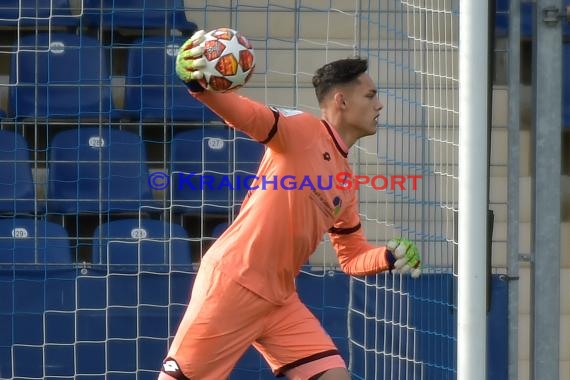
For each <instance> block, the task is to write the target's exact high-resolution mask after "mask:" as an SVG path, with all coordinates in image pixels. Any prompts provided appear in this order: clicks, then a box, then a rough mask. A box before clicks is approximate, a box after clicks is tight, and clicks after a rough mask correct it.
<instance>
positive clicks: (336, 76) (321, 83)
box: [313, 57, 368, 104]
mask: <svg viewBox="0 0 570 380" xmlns="http://www.w3.org/2000/svg"><path fill="white" fill-rule="evenodd" d="M366 70H368V60H366V59H364V58H360V57H354V58H345V59H339V60H338V61H333V62H330V63H327V64H326V65H324V66H323V67H321V68H320V69H318V70H317V71H316V72H315V75H314V76H313V87H314V88H315V95H316V96H317V100H318V102H319V104H320V103H322V101H323V100H324V98H325V97H326V96H327V94H328V93H329V92H330V91H331V90H332V89H333V88H334V87H336V86H338V85H342V84H347V83H350V82H353V81H354V80H356V78H358V76H360V74H362V73H364V72H366Z"/></svg>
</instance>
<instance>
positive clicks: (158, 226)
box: [92, 218, 191, 272]
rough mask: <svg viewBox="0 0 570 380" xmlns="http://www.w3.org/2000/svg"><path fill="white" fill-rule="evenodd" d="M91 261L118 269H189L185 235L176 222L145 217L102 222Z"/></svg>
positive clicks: (187, 242) (95, 234)
mask: <svg viewBox="0 0 570 380" xmlns="http://www.w3.org/2000/svg"><path fill="white" fill-rule="evenodd" d="M92 261H93V263H94V264H102V265H108V267H109V270H111V269H112V267H117V268H118V270H119V271H120V270H131V271H132V270H133V269H134V270H135V271H139V270H141V269H143V268H144V269H147V270H150V271H153V272H168V271H169V270H170V269H172V267H181V268H183V269H184V270H190V269H191V257H190V245H189V240H188V235H187V233H186V231H185V230H184V228H183V227H182V226H180V225H178V224H175V223H166V222H164V221H160V220H155V219H144V218H142V219H139V218H128V219H120V220H114V221H111V222H107V223H103V224H101V225H100V226H98V227H97V228H96V230H95V232H94V233H93V258H92Z"/></svg>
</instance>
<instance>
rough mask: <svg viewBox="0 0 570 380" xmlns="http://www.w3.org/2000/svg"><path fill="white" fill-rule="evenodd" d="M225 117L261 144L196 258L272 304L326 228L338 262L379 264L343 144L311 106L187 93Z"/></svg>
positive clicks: (383, 266)
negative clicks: (342, 179) (245, 180)
mask: <svg viewBox="0 0 570 380" xmlns="http://www.w3.org/2000/svg"><path fill="white" fill-rule="evenodd" d="M192 95H193V96H195V97H196V98H197V99H198V100H200V101H201V102H202V103H204V104H205V105H207V106H208V107H209V108H210V109H212V110H213V111H214V112H216V113H217V114H218V115H219V116H220V117H221V118H222V119H224V120H225V121H226V123H227V124H228V125H229V126H231V127H233V128H236V129H238V130H240V131H243V132H244V133H246V134H247V135H249V136H250V137H251V138H253V139H255V140H257V141H259V142H260V143H263V144H265V145H266V146H267V149H266V152H265V155H264V157H263V159H262V161H261V164H260V167H259V170H258V173H257V175H256V179H255V180H254V182H253V183H252V184H251V188H252V189H253V190H250V191H249V193H248V195H247V197H246V199H245V201H244V203H243V205H242V208H241V210H240V212H239V215H238V216H237V218H236V219H235V221H234V222H233V223H232V224H231V225H230V226H229V227H228V229H227V230H226V231H225V233H224V234H222V236H220V237H219V238H218V239H217V240H216V242H215V243H214V244H213V245H212V246H211V247H210V249H209V250H208V252H207V253H206V254H205V255H204V258H203V260H205V261H208V262H211V263H215V264H216V266H217V267H218V268H220V269H221V270H222V271H223V273H224V274H225V275H226V276H227V277H228V278H231V279H233V280H234V281H237V282H238V283H240V284H241V285H242V286H244V287H246V288H248V289H250V290H251V291H253V292H255V293H256V294H258V295H259V296H261V297H263V298H265V299H267V300H268V301H270V302H273V303H275V304H282V303H283V302H284V301H285V299H287V297H288V296H290V295H291V293H292V292H294V291H295V277H296V275H297V274H298V273H299V271H300V269H301V266H302V265H303V264H305V263H306V262H307V260H308V259H309V256H310V255H311V254H312V253H313V252H314V251H315V249H316V248H317V246H318V245H319V243H320V242H321V241H322V239H323V236H324V234H325V233H327V232H328V233H329V234H330V238H331V241H332V243H333V247H334V248H335V251H336V252H337V256H338V259H339V263H340V266H341V268H342V270H343V271H344V272H346V273H348V274H350V275H357V276H358V275H366V274H372V273H377V272H379V271H383V270H387V269H388V267H389V264H388V262H387V260H386V259H385V249H386V248H385V247H377V246H374V245H371V244H369V243H368V242H367V240H366V237H365V235H364V232H363V229H362V228H361V224H360V216H359V213H358V199H357V194H356V190H355V187H354V186H350V187H346V186H345V187H343V186H339V185H338V182H337V175H338V174H339V173H351V174H352V168H351V166H350V164H349V162H348V160H347V153H348V152H347V151H346V146H345V144H344V143H343V142H342V141H340V137H339V136H338V134H337V133H336V131H335V130H334V129H333V127H332V126H330V125H328V124H327V123H326V122H325V121H323V120H320V119H319V118H317V117H315V116H314V115H312V114H309V113H304V112H300V111H294V110H279V109H274V108H270V107H268V106H266V105H262V104H260V103H257V102H255V101H253V100H251V99H248V98H246V97H243V96H240V95H238V94H237V93H225V94H221V93H214V92H210V91H204V92H200V93H192Z"/></svg>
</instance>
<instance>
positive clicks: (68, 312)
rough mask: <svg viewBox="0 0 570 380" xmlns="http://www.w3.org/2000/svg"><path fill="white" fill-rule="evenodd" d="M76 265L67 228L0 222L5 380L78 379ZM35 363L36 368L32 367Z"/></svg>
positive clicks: (1, 369)
mask: <svg viewBox="0 0 570 380" xmlns="http://www.w3.org/2000/svg"><path fill="white" fill-rule="evenodd" d="M72 259H73V257H72V252H71V248H70V242H69V237H68V234H67V232H66V231H65V229H64V228H63V227H62V226H61V225H59V224H55V223H52V222H48V221H45V220H41V219H33V218H28V219H26V218H11V219H0V323H2V326H4V328H2V329H0V374H2V377H3V378H4V377H6V378H8V377H10V375H12V371H13V376H14V378H22V377H34V378H42V377H44V376H45V377H46V378H49V377H50V376H68V377H72V376H73V374H74V373H73V368H74V367H73V343H74V341H75V335H74V330H75V322H74V321H75V276H76V270H75V267H74V266H73V260H72ZM32 345H35V346H36V347H33V346H32ZM8 347H12V349H8ZM38 347H44V349H45V350H42V349H39V350H38ZM42 351H44V352H42ZM8 354H9V356H8ZM31 362H33V363H36V364H35V365H31V366H30V363H31ZM44 371H45V372H44ZM4 375H6V376H4Z"/></svg>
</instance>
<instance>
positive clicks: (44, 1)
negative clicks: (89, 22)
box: [0, 0, 79, 27]
mask: <svg viewBox="0 0 570 380" xmlns="http://www.w3.org/2000/svg"><path fill="white" fill-rule="evenodd" d="M78 25H79V16H73V15H72V12H71V7H70V4H69V0H2V3H1V4H0V26H10V27H37V26H52V27H53V26H62V27H73V26H78Z"/></svg>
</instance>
